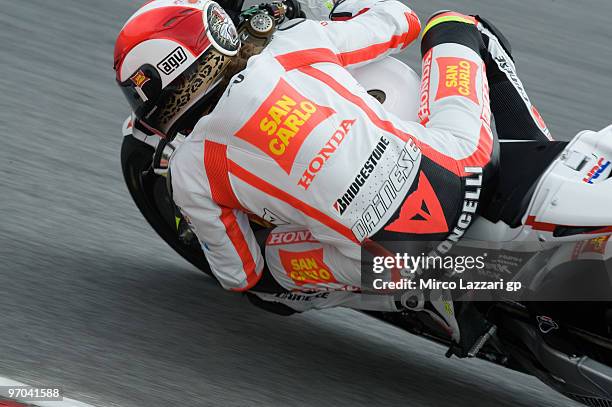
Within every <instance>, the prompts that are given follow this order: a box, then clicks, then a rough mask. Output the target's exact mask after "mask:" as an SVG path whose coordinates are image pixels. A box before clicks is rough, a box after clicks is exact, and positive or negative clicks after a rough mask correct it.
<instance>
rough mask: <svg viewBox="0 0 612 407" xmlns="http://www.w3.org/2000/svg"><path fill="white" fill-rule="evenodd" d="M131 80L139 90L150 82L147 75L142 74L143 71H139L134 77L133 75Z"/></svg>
mask: <svg viewBox="0 0 612 407" xmlns="http://www.w3.org/2000/svg"><path fill="white" fill-rule="evenodd" d="M130 80H131V81H132V83H133V84H134V86H136V87H138V88H142V87H143V86H144V84H145V83H147V82H149V78H148V77H147V75H145V73H144V72H142V71H141V70H139V71H138V72H136V73H135V74H134V75H132V77H131V78H130Z"/></svg>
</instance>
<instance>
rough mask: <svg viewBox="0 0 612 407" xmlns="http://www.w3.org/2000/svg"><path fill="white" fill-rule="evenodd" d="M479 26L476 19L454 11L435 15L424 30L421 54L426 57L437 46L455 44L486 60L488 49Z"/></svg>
mask: <svg viewBox="0 0 612 407" xmlns="http://www.w3.org/2000/svg"><path fill="white" fill-rule="evenodd" d="M477 24H478V20H477V19H476V17H473V16H468V15H465V14H461V13H457V12H453V11H444V12H438V13H436V14H434V15H433V16H432V17H430V18H429V20H428V21H427V24H426V25H425V28H424V29H423V41H422V42H421V54H422V55H423V56H425V55H426V54H427V52H429V50H431V49H432V48H433V47H435V46H437V45H440V44H447V43H454V44H459V45H463V46H466V47H468V48H470V49H472V50H473V51H474V52H476V53H477V54H478V55H480V56H481V58H482V59H483V60H484V59H486V56H487V48H486V45H485V43H484V40H483V38H482V35H481V34H480V32H479V31H478V28H477Z"/></svg>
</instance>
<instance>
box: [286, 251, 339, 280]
mask: <svg viewBox="0 0 612 407" xmlns="http://www.w3.org/2000/svg"><path fill="white" fill-rule="evenodd" d="M278 253H279V255H280V259H281V263H282V264H283V268H284V269H285V272H286V273H287V275H288V276H289V278H291V279H292V280H293V281H294V282H295V284H296V285H298V286H300V285H305V284H320V283H337V282H338V281H337V280H336V278H335V277H334V275H333V274H332V272H331V271H330V269H329V267H328V266H327V265H326V264H325V262H324V261H323V249H314V250H307V251H302V252H289V251H285V250H279V251H278Z"/></svg>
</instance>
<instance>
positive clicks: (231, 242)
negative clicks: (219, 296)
mask: <svg viewBox="0 0 612 407" xmlns="http://www.w3.org/2000/svg"><path fill="white" fill-rule="evenodd" d="M172 164H173V165H171V177H172V197H173V199H174V202H175V203H176V205H177V206H178V207H179V208H180V210H181V212H182V214H183V216H184V217H185V219H186V220H187V222H188V223H189V224H190V226H191V227H192V229H193V231H194V233H195V234H196V236H197V237H198V240H199V241H200V244H201V245H202V250H203V251H204V254H205V255H206V259H207V260H208V263H209V265H210V268H211V271H212V272H213V274H214V275H215V277H217V279H218V280H219V282H220V283H221V286H223V288H225V289H227V290H232V291H246V290H248V289H250V288H251V287H253V286H254V285H255V284H256V283H257V281H259V278H260V277H261V273H262V270H263V267H264V259H263V256H262V254H261V250H260V248H259V245H258V244H257V241H256V239H255V236H254V234H253V231H252V229H251V226H250V224H249V220H248V217H247V215H246V214H245V213H244V212H242V211H240V210H237V209H230V208H227V207H223V206H220V205H218V204H217V203H216V202H215V201H214V200H213V199H212V198H211V195H210V194H209V193H207V192H208V191H210V185H209V184H208V182H207V180H206V176H205V175H204V174H202V173H201V172H200V171H198V170H194V168H193V167H191V168H186V169H184V170H182V169H181V167H184V166H183V165H174V164H176V159H175V158H173V161H172ZM196 168H197V167H196Z"/></svg>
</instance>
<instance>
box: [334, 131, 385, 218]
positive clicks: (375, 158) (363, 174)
mask: <svg viewBox="0 0 612 407" xmlns="http://www.w3.org/2000/svg"><path fill="white" fill-rule="evenodd" d="M388 145H389V140H387V139H386V138H385V137H384V136H383V137H381V138H380V140H378V144H376V147H374V150H373V151H372V153H371V154H370V157H368V159H367V160H366V162H365V164H363V167H361V170H360V171H359V173H358V174H357V176H356V177H355V179H354V180H353V182H352V183H351V185H349V187H348V188H347V190H346V192H345V193H344V194H343V195H342V196H341V197H340V198H338V199H337V200H336V202H334V205H333V207H334V209H335V210H336V212H338V213H339V214H340V215H342V214H344V212H346V210H347V209H348V207H349V206H350V205H351V203H352V202H353V200H354V199H355V197H356V196H357V195H358V194H359V191H360V190H361V187H362V186H363V184H365V182H366V180H367V179H368V177H369V176H370V175H371V174H372V173H373V172H374V169H375V168H376V165H377V164H378V162H379V161H380V158H381V157H382V156H383V154H384V153H385V151H386V150H387V146H388Z"/></svg>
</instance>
